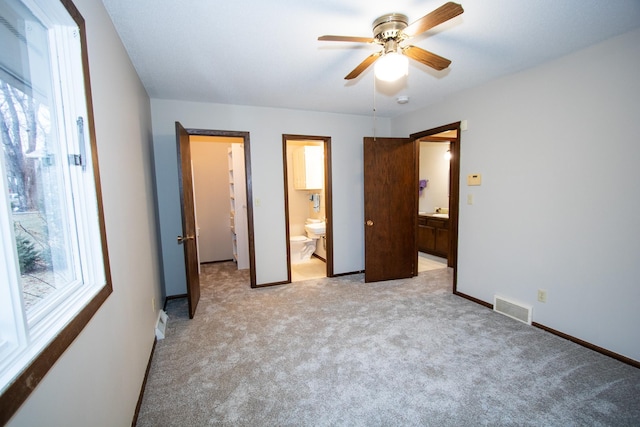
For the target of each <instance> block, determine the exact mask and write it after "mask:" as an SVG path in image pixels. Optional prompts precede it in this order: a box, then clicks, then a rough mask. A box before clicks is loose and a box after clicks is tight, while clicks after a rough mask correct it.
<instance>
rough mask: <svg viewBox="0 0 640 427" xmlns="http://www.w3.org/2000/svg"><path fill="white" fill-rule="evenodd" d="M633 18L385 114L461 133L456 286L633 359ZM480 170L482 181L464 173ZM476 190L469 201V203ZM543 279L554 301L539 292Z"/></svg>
mask: <svg viewBox="0 0 640 427" xmlns="http://www.w3.org/2000/svg"><path fill="white" fill-rule="evenodd" d="M639 69H640V31H634V32H630V33H627V34H625V35H622V36H620V37H617V38H614V39H611V40H609V41H606V42H604V43H601V44H598V45H595V46H592V47H590V48H588V49H586V50H583V51H580V52H577V53H574V54H572V55H569V56H566V57H564V58H561V59H559V60H556V61H553V62H550V63H548V64H546V65H543V66H540V67H537V68H534V69H530V70H528V71H524V72H521V73H519V74H515V75H511V76H508V77H505V78H502V79H499V80H497V81H494V82H492V83H490V84H487V85H484V86H482V87H478V88H475V89H472V90H467V91H464V92H460V93H459V94H457V95H456V96H453V97H451V98H449V99H448V100H446V101H444V102H441V103H438V104H436V105H434V106H432V107H430V108H427V109H424V110H422V111H418V112H416V113H414V114H409V115H406V116H404V117H401V118H397V119H394V120H392V124H391V127H392V129H391V130H392V132H394V131H395V133H396V134H406V133H411V132H416V131H420V130H425V129H429V128H432V127H436V126H438V125H443V124H447V123H451V122H455V121H458V120H461V119H466V120H468V126H469V130H468V131H466V132H462V134H461V149H462V152H461V159H460V160H461V180H462V185H461V192H460V200H461V204H460V224H459V225H460V229H459V256H458V290H459V291H461V292H463V293H465V294H468V295H471V296H473V297H476V298H479V299H481V300H483V301H486V302H493V301H492V298H493V295H494V294H501V295H503V296H507V297H512V298H514V299H516V300H518V301H521V302H523V303H527V304H530V305H532V306H533V320H534V321H535V322H538V323H541V324H543V325H546V326H548V327H551V328H554V329H556V330H559V331H562V332H565V333H567V334H569V335H572V336H575V337H577V338H580V339H583V340H586V341H588V342H591V343H593V344H596V345H598V346H601V347H604V348H606V349H609V350H611V351H614V352H616V353H619V354H622V355H624V356H627V357H630V358H632V359H634V360H640V339H638V331H637V325H639V324H640V310H638V301H640V286H638V280H639V279H638V278H639V277H640V260H639V258H638V257H639V254H640V221H639V220H638V212H640V198H639V197H638V189H639V188H640V173H638V161H639V160H640V144H638V135H640V120H638V113H639V112H640V79H639V78H638V70H639ZM470 173H481V174H482V186H480V187H468V186H467V185H466V178H465V177H466V176H467V174H470ZM467 194H473V195H474V198H475V199H474V200H475V203H474V204H473V205H468V204H467V203H466V200H467ZM539 288H542V289H546V290H547V292H548V302H547V303H545V304H543V303H539V302H537V300H536V297H537V295H536V292H537V289H539Z"/></svg>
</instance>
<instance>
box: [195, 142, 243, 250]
mask: <svg viewBox="0 0 640 427" xmlns="http://www.w3.org/2000/svg"><path fill="white" fill-rule="evenodd" d="M229 148H231V144H229V143H221V142H211V141H206V142H205V141H197V142H194V141H191V161H192V163H193V181H194V194H195V205H196V217H197V219H198V224H197V226H198V228H199V230H200V232H199V238H198V254H199V258H200V262H212V261H223V260H229V259H233V244H232V241H231V229H230V228H229V225H230V223H229V214H230V210H231V207H230V203H229V155H228V152H227V150H228V149H229Z"/></svg>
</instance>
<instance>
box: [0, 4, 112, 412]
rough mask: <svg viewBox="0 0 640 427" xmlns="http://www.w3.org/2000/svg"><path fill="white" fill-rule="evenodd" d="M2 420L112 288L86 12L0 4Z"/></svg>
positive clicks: (66, 7)
mask: <svg viewBox="0 0 640 427" xmlns="http://www.w3.org/2000/svg"><path fill="white" fill-rule="evenodd" d="M0 44H1V45H2V50H1V51H0V134H1V141H2V153H1V155H0V238H1V243H0V283H2V285H1V286H0V390H2V395H1V398H0V414H2V415H0V424H4V423H5V422H6V421H8V419H9V418H10V417H11V416H12V414H13V413H14V412H15V410H16V409H17V408H18V407H19V406H20V405H21V404H22V402H23V401H24V400H25V399H26V397H27V396H28V393H29V392H30V390H31V389H33V388H34V387H35V384H33V381H34V379H36V382H37V381H38V380H39V379H40V378H42V377H43V376H44V374H45V373H46V371H47V370H48V369H49V368H50V367H51V365H53V363H54V362H55V360H56V359H57V358H58V357H59V356H60V354H62V352H64V350H65V349H66V347H67V346H68V345H69V344H70V343H71V342H72V341H73V339H74V338H75V337H76V336H77V335H78V333H79V332H80V330H81V329H82V328H83V327H84V325H85V324H86V323H87V322H88V321H89V319H90V318H91V316H92V315H93V313H95V311H97V309H98V307H99V306H100V305H101V304H102V302H103V301H104V300H105V299H106V297H107V296H108V295H109V294H110V292H111V284H110V277H109V267H108V257H107V251H106V241H105V235H104V220H103V218H102V205H101V200H100V191H99V179H98V170H97V164H98V163H97V159H96V150H95V138H94V132H93V123H92V112H91V98H90V91H89V90H88V89H89V86H88V84H87V82H88V78H86V76H88V73H87V70H86V69H85V68H86V67H83V64H86V63H87V61H86V48H85V46H86V42H85V38H84V21H83V19H82V17H81V16H80V14H79V13H78V11H77V10H76V9H75V7H74V6H73V4H72V3H71V2H70V1H68V0H61V2H52V1H51V0H3V1H2V2H0Z"/></svg>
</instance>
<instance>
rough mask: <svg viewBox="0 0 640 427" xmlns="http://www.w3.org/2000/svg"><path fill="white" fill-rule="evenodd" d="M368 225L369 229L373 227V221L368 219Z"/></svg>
mask: <svg viewBox="0 0 640 427" xmlns="http://www.w3.org/2000/svg"><path fill="white" fill-rule="evenodd" d="M366 224H367V227H372V226H373V221H372V220H370V219H368V220H367V222H366Z"/></svg>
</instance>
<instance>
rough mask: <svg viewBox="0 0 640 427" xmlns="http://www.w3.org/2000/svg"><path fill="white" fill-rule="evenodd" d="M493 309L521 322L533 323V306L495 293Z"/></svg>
mask: <svg viewBox="0 0 640 427" xmlns="http://www.w3.org/2000/svg"><path fill="white" fill-rule="evenodd" d="M493 311H497V312H498V313H501V314H504V315H505V316H509V317H511V318H512V319H516V320H519V321H520V322H523V323H526V324H527V325H530V324H531V306H528V305H524V304H520V303H517V302H515V301H513V300H510V299H507V298H504V297H501V296H498V295H494V297H493Z"/></svg>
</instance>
